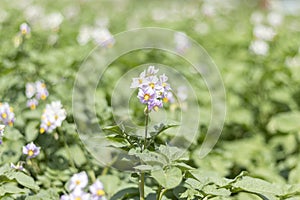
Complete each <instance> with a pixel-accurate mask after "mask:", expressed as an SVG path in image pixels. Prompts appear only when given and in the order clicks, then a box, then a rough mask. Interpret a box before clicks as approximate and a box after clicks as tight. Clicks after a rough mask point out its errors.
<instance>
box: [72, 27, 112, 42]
mask: <svg viewBox="0 0 300 200" xmlns="http://www.w3.org/2000/svg"><path fill="white" fill-rule="evenodd" d="M91 40H93V41H94V43H95V44H97V45H100V46H102V47H112V46H113V45H114V43H115V39H114V37H113V36H112V34H111V33H110V32H109V30H108V29H107V28H105V27H96V28H95V27H89V26H84V27H82V28H81V29H80V31H79V35H78V37H77V41H78V43H79V44H80V45H85V44H87V43H88V42H89V41H91Z"/></svg>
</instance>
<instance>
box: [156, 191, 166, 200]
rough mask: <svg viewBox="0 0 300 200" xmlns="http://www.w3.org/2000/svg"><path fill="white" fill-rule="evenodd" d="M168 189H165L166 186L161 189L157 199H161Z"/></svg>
mask: <svg viewBox="0 0 300 200" xmlns="http://www.w3.org/2000/svg"><path fill="white" fill-rule="evenodd" d="M166 191H167V189H165V188H164V189H161V190H160V191H159V194H158V195H157V200H161V199H162V197H163V195H164V194H165V192H166Z"/></svg>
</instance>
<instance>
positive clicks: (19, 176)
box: [12, 172, 39, 190]
mask: <svg viewBox="0 0 300 200" xmlns="http://www.w3.org/2000/svg"><path fill="white" fill-rule="evenodd" d="M12 177H13V178H14V179H16V180H17V182H18V183H19V184H21V185H23V186H24V187H27V188H30V189H33V190H38V189H39V186H38V185H37V184H36V183H35V182H34V180H33V178H32V177H30V176H28V175H26V174H24V173H23V172H14V174H13V176H12Z"/></svg>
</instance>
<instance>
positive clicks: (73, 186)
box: [60, 171, 106, 200]
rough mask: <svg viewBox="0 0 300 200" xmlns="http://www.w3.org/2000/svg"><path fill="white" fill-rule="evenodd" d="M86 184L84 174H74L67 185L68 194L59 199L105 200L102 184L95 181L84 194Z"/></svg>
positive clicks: (86, 177)
mask: <svg viewBox="0 0 300 200" xmlns="http://www.w3.org/2000/svg"><path fill="white" fill-rule="evenodd" d="M87 184H88V176H87V174H86V172H84V171H83V172H80V173H78V174H74V175H73V176H72V177H71V179H70V181H69V184H68V189H69V191H70V192H71V193H70V194H64V195H62V196H61V197H60V199H61V200H76V199H81V200H106V197H105V192H104V187H103V184H102V183H101V182H100V181H99V180H96V181H95V182H94V183H93V184H92V185H91V186H90V187H89V191H90V193H88V192H85V191H84V188H85V187H86V186H87Z"/></svg>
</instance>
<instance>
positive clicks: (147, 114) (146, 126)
mask: <svg viewBox="0 0 300 200" xmlns="http://www.w3.org/2000/svg"><path fill="white" fill-rule="evenodd" d="M145 115H146V117H145V138H144V146H142V152H143V151H144V150H145V148H146V147H147V135H148V122H149V113H148V105H147V107H146V111H145Z"/></svg>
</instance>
